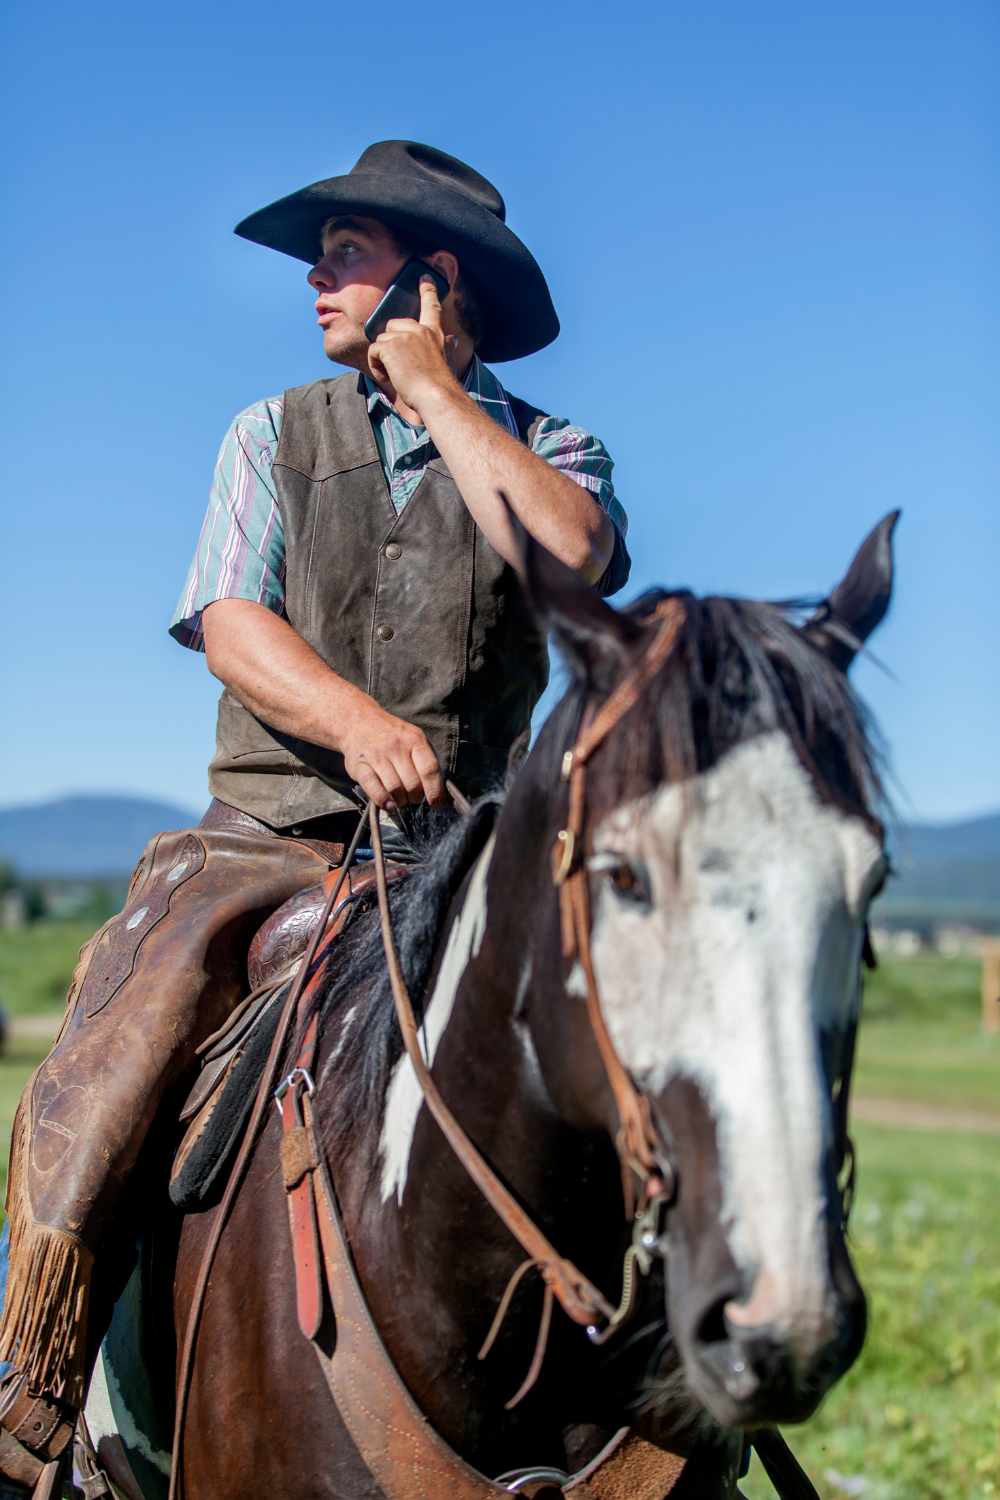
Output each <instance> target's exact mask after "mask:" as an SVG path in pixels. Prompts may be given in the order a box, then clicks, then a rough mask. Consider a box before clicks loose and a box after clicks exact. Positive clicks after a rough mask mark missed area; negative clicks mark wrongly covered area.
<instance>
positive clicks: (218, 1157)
mask: <svg viewBox="0 0 1000 1500" xmlns="http://www.w3.org/2000/svg"><path fill="white" fill-rule="evenodd" d="M412 868H413V867H412V866H410V865H402V864H400V865H391V866H389V868H388V869H387V871H386V876H387V878H388V879H389V880H400V879H402V878H404V877H405V876H406V875H408V874H409V873H410V871H411V869H412ZM339 873H340V872H339V870H336V869H334V870H331V872H330V874H329V875H328V876H327V877H326V879H325V880H324V881H323V882H322V883H321V884H320V885H314V886H310V887H309V888H308V889H307V890H304V891H300V892H299V893H298V894H297V895H295V896H292V897H291V899H290V900H288V901H286V902H285V904H284V906H280V907H279V908H278V910H277V911H276V912H274V913H273V914H272V915H271V916H270V917H269V918H268V920H267V921H266V922H265V923H264V925H263V927H261V928H260V930H259V931H258V932H257V934H256V935H255V937H254V939H253V942H252V943H251V944H250V952H249V955H248V959H247V977H248V980H249V983H250V993H249V994H248V995H247V997H246V999H244V1000H243V1001H242V1002H241V1003H240V1004H239V1005H238V1006H237V1007H236V1009H235V1010H234V1011H233V1013H232V1015H231V1016H230V1017H229V1019H228V1021H227V1022H226V1024H225V1026H223V1027H222V1028H221V1029H220V1030H219V1031H217V1032H215V1033H214V1034H213V1035H212V1036H210V1037H208V1038H207V1039H206V1040H205V1041H204V1042H203V1043H202V1045H201V1048H200V1053H201V1071H200V1072H199V1074H198V1077H197V1079H196V1081H195V1083H194V1086H193V1087H192V1089H191V1092H190V1093H189V1094H188V1097H187V1099H186V1100H185V1102H184V1105H183V1107H182V1109H181V1112H180V1120H181V1122H182V1123H186V1124H187V1130H186V1132H185V1134H184V1137H183V1139H182V1141H181V1144H180V1146H179V1148H178V1151H177V1154H176V1156H175V1157H174V1163H173V1168H172V1170H171V1174H170V1198H171V1201H172V1202H173V1203H174V1204H175V1205H176V1207H177V1208H180V1209H183V1210H184V1211H186V1212H188V1211H192V1210H196V1209H203V1208H208V1207H210V1206H211V1205H212V1204H213V1203H215V1202H216V1201H217V1200H218V1197H219V1194H220V1193H221V1191H222V1188H223V1187H224V1185H225V1182H226V1179H227V1177H228V1175H229V1171H230V1168H231V1167H232V1164H233V1161H234V1160H235V1157H236V1153H237V1151H238V1150H239V1145H240V1141H241V1140H242V1138H243V1133H244V1131H245V1129H246V1125H247V1121H248V1119H249V1117H250V1111H251V1109H252V1108H253V1101H254V1098H255V1095H256V1092H257V1087H258V1085H259V1083H260V1077H261V1073H262V1072H263V1069H264V1065H265V1063H266V1061H267V1057H268V1054H269V1052H270V1049H271V1043H272V1042H273V1040H274V1034H275V1031H276V1030H277V1026H278V1022H279V1020H280V1018H281V1011H282V1005H283V1002H284V996H285V994H286V992H287V988H288V985H289V984H291V982H292V980H293V979H294V978H295V975H296V973H297V971H298V967H299V964H300V963H301V961H302V955H303V954H304V952H305V949H306V947H307V946H308V943H309V939H310V938H311V937H312V934H313V932H314V930H315V928H316V925H317V923H318V922H319V920H320V918H321V916H322V912H323V907H324V905H325V904H326V899H327V896H328V895H329V893H330V889H331V887H332V885H333V883H334V882H335V881H336V879H337V876H338V875H339ZM375 899H376V897H375V870H374V866H373V865H372V864H361V865H354V866H352V868H351V869H350V870H349V871H348V873H347V879H346V880H345V881H344V884H343V887H342V889H341V892H340V894H339V896H338V898H337V901H336V903H335V905H334V908H333V910H332V912H331V913H330V917H329V919H328V928H327V930H328V931H329V930H330V929H331V928H332V929H334V930H335V931H341V930H343V928H344V927H346V925H347V923H348V922H349V921H350V920H351V918H352V917H353V916H354V914H355V912H356V911H358V910H359V909H363V908H364V907H366V906H369V905H373V904H374V902H375Z"/></svg>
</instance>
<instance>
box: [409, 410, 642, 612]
mask: <svg viewBox="0 0 1000 1500" xmlns="http://www.w3.org/2000/svg"><path fill="white" fill-rule="evenodd" d="M420 415H421V416H422V417H423V419H424V422H425V424H426V426H427V430H428V432H429V433H430V435H431V437H432V438H433V440H434V444H435V447H436V448H437V450H438V452H439V453H440V455H441V457H442V458H443V459H444V461H445V463H446V464H447V465H448V468H449V469H450V470H451V474H452V477H453V479H454V480H455V483H456V484H457V485H458V488H459V491H460V493H461V495H462V499H463V500H464V501H465V503H466V505H467V506H468V508H469V510H470V511H471V513H472V515H473V517H474V519H475V521H476V523H477V524H478V526H479V528H480V530H482V531H483V532H485V534H486V535H487V536H488V537H489V539H490V541H491V542H492V544H493V546H494V547H495V548H496V550H497V551H498V552H499V553H500V555H501V556H502V557H505V558H506V559H507V561H508V562H510V563H514V564H516V563H517V562H518V561H519V556H518V548H517V545H516V542H515V539H514V535H513V532H512V529H511V525H510V519H509V517H508V515H507V512H506V510H505V509H504V506H503V503H502V501H501V500H500V499H499V497H498V494H497V492H498V491H502V492H503V493H504V494H505V495H506V497H507V500H508V503H509V504H510V507H511V509H512V510H513V512H514V514H515V515H516V516H517V518H518V520H519V521H520V522H521V524H522V526H524V527H525V529H526V530H527V531H529V532H530V533H531V535H532V536H533V537H535V538H536V539H537V540H538V541H539V542H541V543H542V545H543V546H544V547H547V548H548V549H549V551H550V552H553V553H554V554H555V556H556V557H558V558H559V559H560V560H561V561H562V562H564V563H566V564H567V566H568V567H571V568H575V569H576V570H577V571H578V572H580V573H582V574H583V576H584V577H585V578H586V579H587V580H588V582H590V583H596V582H597V580H598V579H599V578H600V576H601V574H602V573H603V572H604V570H605V568H606V567H607V565H608V563H609V562H610V560H611V554H612V551H613V549H614V526H613V523H612V522H611V520H610V518H609V517H608V515H607V513H606V512H605V511H604V510H603V509H602V508H601V506H600V505H599V504H598V503H597V501H596V500H595V499H594V497H593V496H592V495H591V494H590V493H589V491H587V490H585V489H584V488H583V486H582V485H579V484H577V483H576V482H575V480H572V479H570V478H569V477H568V476H567V475H565V474H560V473H559V471H558V469H554V468H553V467H552V465H551V464H547V463H546V462H545V460H544V459H543V458H539V457H538V455H537V454H536V453H532V452H531V451H530V450H529V449H527V448H525V446H524V444H523V443H519V442H518V441H517V439H516V438H514V437H512V436H511V434H510V433H509V432H505V431H504V429H503V428H502V427H500V426H498V425H497V423H496V422H494V420H493V419H492V417H489V416H487V415H486V413H485V412H484V411H482V410H481V409H480V408H479V407H478V406H477V405H476V403H475V402H474V401H473V400H472V399H471V397H470V396H468V395H467V394H466V393H465V391H463V390H462V389H461V387H459V386H458V385H455V386H454V388H453V389H448V388H447V387H445V388H443V389H442V388H440V387H438V388H437V389H436V390H434V391H433V393H432V394H430V395H428V396H427V397H425V398H424V399H423V401H422V403H421V412H420Z"/></svg>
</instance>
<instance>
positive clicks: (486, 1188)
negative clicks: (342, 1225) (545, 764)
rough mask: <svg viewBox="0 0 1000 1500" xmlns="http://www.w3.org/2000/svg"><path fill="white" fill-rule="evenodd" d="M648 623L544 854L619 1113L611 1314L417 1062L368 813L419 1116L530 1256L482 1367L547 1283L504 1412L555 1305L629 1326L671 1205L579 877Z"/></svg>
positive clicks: (657, 650)
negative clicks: (615, 1279)
mask: <svg viewBox="0 0 1000 1500" xmlns="http://www.w3.org/2000/svg"><path fill="white" fill-rule="evenodd" d="M653 622H656V632H655V634H654V635H653V637H652V639H651V640H650V641H649V643H648V645H647V646H646V649H645V651H644V652H643V653H642V656H641V657H640V659H639V661H638V662H637V663H636V664H635V665H634V666H633V668H632V670H631V671H630V672H629V673H628V674H627V675H626V676H625V677H624V678H623V680H622V681H621V682H620V683H619V684H618V686H617V687H616V688H615V689H614V691H613V692H612V693H611V694H610V696H609V697H608V698H607V699H606V700H605V702H604V703H603V704H602V705H601V707H600V708H599V709H597V710H596V712H594V711H592V710H591V708H590V706H588V708H587V710H586V711H585V713H584V717H583V721H582V724H581V727H580V732H579V735H578V737H577V740H576V743H575V744H574V746H573V748H572V749H571V750H567V752H566V754H565V755H564V757H563V764H562V778H563V780H564V781H567V782H568V783H569V810H568V814H567V820H566V826H565V828H563V829H562V830H561V831H560V833H559V835H558V837H557V839H556V842H555V845H554V847H553V850H552V881H553V884H554V885H555V886H556V888H557V890H558V891H559V905H560V913H561V928H562V949H563V954H564V956H565V957H566V958H572V957H573V956H574V955H575V956H576V957H577V958H578V959H579V962H580V965H581V967H582V969H583V973H584V976H585V979H586V985H587V1011H588V1015H589V1018H590V1023H591V1026H592V1028H593V1031H594V1036H595V1039H596V1041H597V1045H598V1049H599V1051H600V1054H601V1059H602V1061H603V1063H604V1068H605V1071H606V1073H607V1077H608V1081H609V1083H610V1085H611V1090H612V1093H613V1095H614V1099H615V1104H616V1107H617V1110H618V1119H619V1126H618V1131H617V1135H616V1148H617V1151H618V1156H619V1160H620V1162H621V1166H622V1181H623V1187H624V1197H625V1205H626V1217H627V1218H629V1219H633V1220H634V1228H633V1243H632V1244H631V1245H630V1246H629V1249H628V1251H627V1252H626V1258H625V1266H624V1271H623V1296H622V1300H621V1302H620V1303H619V1306H618V1307H617V1308H613V1307H612V1306H611V1304H610V1303H609V1302H608V1301H607V1299H606V1298H605V1296H604V1295H603V1293H602V1292H601V1291H600V1290H599V1289H598V1288H597V1287H595V1286H594V1285H593V1283H592V1282H591V1281H589V1280H588V1279H587V1277H586V1276H584V1275H583V1273H582V1271H580V1270H578V1269H577V1267H576V1266H575V1265H574V1264H573V1262H572V1261H570V1260H568V1259H566V1257H565V1256H562V1255H560V1254H559V1252H558V1251H557V1250H556V1249H555V1247H554V1245H552V1243H551V1242H550V1241H549V1240H548V1239H547V1237H546V1236H545V1235H544V1234H543V1233H542V1231H541V1230H540V1229H539V1228H538V1226H537V1224H535V1223H534V1221H533V1220H532V1219H531V1218H530V1217H529V1215H528V1214H526V1213H525V1211H524V1209H523V1208H522V1207H521V1205H520V1204H519V1203H518V1202H517V1201H516V1199H515V1198H514V1197H513V1195H512V1194H511V1193H510V1192H509V1191H508V1189H507V1188H506V1187H505V1186H504V1184H503V1183H502V1182H501V1181H500V1179H499V1178H498V1177H497V1175H496V1173H495V1172H494V1171H493V1170H492V1168H491V1167H490V1166H489V1165H488V1164H487V1162H486V1161H485V1160H484V1159H483V1157H482V1156H481V1154H480V1153H479V1151H478V1150H477V1149H476V1147H475V1146H474V1145H473V1143H472V1141H471V1140H470V1139H469V1137H468V1136H467V1135H466V1133H465V1131H464V1130H463V1129H462V1127H461V1125H459V1123H458V1121H457V1120H456V1119H455V1117H454V1115H453V1114H452V1112H451V1110H450V1109H449V1108H448V1106H447V1105H446V1104H445V1102H444V1100H443V1099H442V1097H441V1094H440V1092H439V1091H438V1088H437V1085H436V1084H435V1083H434V1080H433V1079H432V1077H431V1075H430V1071H429V1069H428V1067H427V1064H426V1062H425V1061H424V1056H423V1052H422V1050H421V1048H420V1043H419V1040H418V1035H417V1023H416V1019H415V1017H414V1014H413V1005H412V1002H411V1000H410V996H409V993H408V991H407V988H406V984H405V981H404V979H403V973H402V969H401V968H400V964H399V958H398V956H397V954H396V947H395V942H394V939H393V933H392V921H391V916H390V911H389V900H388V892H387V887H386V880H385V864H384V860H383V856H382V843H381V836H380V833H379V828H378V818H377V816H375V815H374V813H372V815H371V816H370V819H369V822H370V827H371V838H372V848H373V852H374V855H375V873H376V880H377V883H378V896H379V911H380V915H381V921H382V940H383V944H384V946H385V953H386V960H387V963H388V967H389V980H390V984H391V986H392V994H393V999H394V1001H395V1005H396V1014H397V1016H398V1018H399V1025H400V1030H401V1031H402V1034H403V1044H404V1046H405V1048H406V1052H407V1055H408V1057H409V1059H410V1062H411V1063H412V1065H413V1070H414V1072H415V1073H416V1076H417V1081H418V1083H419V1084H420V1088H421V1091H422V1093H423V1096H424V1100H425V1102H426V1104H427V1107H428V1109H429V1110H430V1112H431V1114H432V1115H433V1116H434V1119H435V1120H436V1121H437V1123H438V1125H439V1127H440V1129H441V1131H442V1133H443V1134H444V1136H445V1139H446V1140H447V1141H448V1144H449V1145H450V1146H451V1148H452V1150H453V1151H454V1153H455V1155H456V1156H457V1157H458V1159H459V1161H460V1162H461V1163H462V1165H463V1166H464V1168H465V1170H466V1172H467V1173H468V1174H469V1176H470V1177H471V1178H472V1180H473V1182H474V1183H475V1184H476V1186H477V1187H478V1188H479V1190H480V1192H481V1193H482V1194H483V1196H484V1198H485V1199H486V1200H487V1202H488V1203H489V1204H490V1206H491V1207H492V1208H493V1209H494V1210H495V1212H496V1213H497V1215H498V1216H499V1218H500V1219H501V1220H502V1222H503V1223H504V1225H505V1226H506V1228H507V1229H508V1230H509V1231H510V1233H511V1234H512V1235H513V1237H514V1239H516V1240H517V1241H518V1243H519V1244H520V1245H521V1246H522V1247H523V1248H524V1250H525V1251H527V1254H528V1259H527V1260H525V1261H523V1262H522V1264H521V1265H520V1266H519V1267H518V1269H517V1270H516V1271H515V1272H514V1275H513V1276H512V1278H511V1280H510V1282H509V1283H508V1286H507V1290H506V1292H505V1293H504V1296H503V1298H502V1300H501V1302H500V1306H499V1308H498V1310H497V1316H496V1318H495V1319H494V1322H493V1326H492V1328H491V1329H490V1331H489V1334H488V1335H487V1337H486V1341H485V1343H484V1344H483V1347H482V1349H481V1350H480V1353H479V1357H480V1359H483V1358H485V1356H486V1354H488V1352H489V1350H490V1348H491V1347H492V1344H493V1341H494V1339H495V1338H496V1335H497V1333H498V1331H499V1328H500V1324H501V1323H502V1321H503V1318H504V1316H505V1314H506V1312H507V1309H508V1307H509V1306H510V1300H511V1297H512V1296H513V1292H514V1289H515V1287H516V1286H517V1284H518V1282H519V1281H520V1279H521V1277H522V1276H523V1275H524V1273H525V1272H526V1271H527V1270H528V1269H529V1268H530V1267H532V1266H535V1267H537V1268H538V1270H539V1271H540V1272H541V1276H542V1280H543V1282H544V1283H545V1297H544V1302H543V1306H542V1318H541V1323H540V1325H539V1331H538V1340H537V1343H536V1347H535V1355H534V1358H533V1359H532V1362H531V1367H530V1369H529V1371H528V1374H527V1376H526V1377H525V1380H524V1382H523V1384H522V1386H521V1388H520V1389H519V1390H518V1391H517V1392H516V1394H515V1395H514V1396H513V1397H512V1398H511V1400H510V1401H509V1402H508V1403H507V1406H508V1408H510V1407H513V1406H515V1405H517V1403H518V1402H519V1401H520V1400H521V1399H522V1398H523V1397H524V1396H525V1395H526V1394H527V1392H528V1391H529V1390H530V1389H531V1387H532V1385H533V1384H534V1382H535V1380H536V1379H537V1376H538V1372H539V1370H540V1369H541V1364H542V1359H543V1357H544V1354H545V1346H546V1343H547V1340H548V1331H549V1324H550V1320H551V1315H552V1301H553V1298H555V1299H556V1300H557V1301H558V1302H559V1305H560V1306H561V1307H562V1309H563V1311H564V1312H565V1313H566V1314H567V1315H568V1316H569V1317H570V1318H572V1320H573V1322H574V1323H579V1324H581V1325H582V1326H583V1327H585V1328H586V1330H587V1335H588V1337H589V1338H590V1339H591V1341H592V1342H593V1343H603V1342H604V1340H605V1339H606V1338H608V1337H610V1335H611V1333H613V1332H614V1331H615V1330H616V1329H617V1328H618V1327H619V1326H620V1324H621V1323H622V1322H624V1320H625V1319H626V1318H627V1317H628V1315H629V1313H630V1311H631V1306H632V1301H633V1297H634V1291H635V1276H634V1270H635V1265H636V1263H638V1265H639V1267H640V1269H642V1270H644V1271H648V1270H649V1266H650V1264H651V1260H652V1256H653V1254H654V1253H655V1252H656V1251H657V1250H659V1249H660V1248H661V1247H660V1238H661V1236H660V1219H661V1215H662V1210H663V1208H664V1207H665V1205H666V1204H667V1203H668V1202H669V1200H670V1198H672V1196H673V1188H674V1174H673V1170H672V1168H671V1165H670V1162H669V1158H668V1157H667V1154H666V1151H665V1149H664V1147H663V1143H662V1142H661V1140H660V1138H659V1135H658V1133H657V1131H656V1128H655V1126H654V1124H653V1120H652V1113H651V1110H650V1107H649V1101H648V1099H647V1098H646V1097H645V1095H643V1094H642V1093H641V1092H640V1091H639V1090H638V1089H637V1088H636V1086H635V1084H634V1083H633V1081H632V1079H631V1077H630V1076H629V1073H628V1071H627V1070H626V1068H625V1067H624V1065H623V1064H622V1061H621V1059H620V1058H619V1056H618V1054H617V1052H616V1051H615V1047H614V1043H613V1042H612V1040H611V1037H610V1035H609V1034H608V1029H607V1026H606V1025H605V1022H604V1016H603V1013H602V1011H601V1002H600V996H599V994H598V990H597V981H596V979H595V976H594V966H593V960H592V958H591V951H590V901H589V894H588V888H587V870H586V866H585V863H584V860H583V857H582V856H583V844H584V838H583V833H584V818H585V812H586V766H587V762H588V760H589V758H590V756H591V755H592V754H593V752H594V751H595V750H596V749H597V747H598V746H599V745H600V744H602V743H603V741H604V740H605V739H606V738H607V736H608V735H609V734H610V733H611V731H612V730H613V729H614V728H615V727H616V725H617V724H618V723H619V722H620V721H621V719H622V718H624V716H625V714H627V713H628V711H629V710H630V709H631V708H633V707H634V706H635V704H636V703H637V702H638V700H639V697H640V696H641V694H642V693H643V691H644V690H645V688H646V687H647V686H648V684H649V683H650V682H651V681H652V679H653V677H654V676H655V675H656V673H657V672H658V671H659V669H660V668H661V667H662V665H663V663H664V662H665V661H666V659H667V657H668V656H669V655H670V653H671V651H672V650H673V649H674V646H675V644H676V642H677V638H678V635H679V633H680V629H681V626H682V624H683V622H684V607H683V605H682V604H681V603H680V601H679V600H677V599H673V598H671V599H664V600H662V601H661V603H660V604H659V605H658V606H657V608H656V610H655V612H654V614H653V615H652V617H651V621H650V623H653ZM633 1175H634V1176H635V1177H637V1178H638V1180H639V1183H640V1192H639V1203H638V1209H636V1205H635V1196H634V1188H633ZM602 1321H603V1322H604V1324H605V1326H604V1327H603V1328H602V1327H601V1326H600V1325H601V1323H602Z"/></svg>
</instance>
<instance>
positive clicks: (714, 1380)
mask: <svg viewBox="0 0 1000 1500" xmlns="http://www.w3.org/2000/svg"><path fill="white" fill-rule="evenodd" d="M844 1260H845V1263H846V1256H845V1257H844ZM840 1269H841V1270H848V1271H849V1267H848V1266H847V1265H846V1264H845V1266H844V1267H842V1268H840ZM835 1280H836V1281H837V1282H838V1283H839V1285H838V1286H837V1291H836V1296H835V1301H834V1305H833V1307H832V1309H831V1315H830V1318H829V1320H828V1321H827V1322H826V1323H825V1325H824V1326H823V1327H821V1328H817V1329H815V1330H814V1332H813V1334H812V1336H811V1337H809V1338H805V1339H804V1338H803V1337H802V1336H801V1335H800V1336H799V1337H798V1338H797V1339H796V1340H795V1341H794V1345H793V1343H792V1341H791V1340H790V1339H789V1338H788V1336H787V1335H786V1334H785V1333H783V1332H782V1331H780V1330H778V1329H776V1328H774V1327H772V1326H770V1325H763V1326H760V1327H750V1328H748V1327H740V1326H737V1325H735V1324H733V1323H732V1322H731V1320H730V1319H729V1318H728V1317H727V1316H726V1312H725V1306H726V1302H727V1300H730V1297H731V1295H732V1293H734V1292H735V1291H736V1288H735V1287H733V1288H727V1289H725V1290H724V1291H723V1292H722V1293H721V1295H719V1294H718V1292H717V1294H716V1296H715V1297H713V1298H712V1300H711V1304H710V1305H709V1306H708V1307H707V1308H706V1310H705V1312H704V1313H703V1315H702V1316H701V1317H700V1318H697V1319H696V1320H695V1322H694V1325H693V1327H689V1329H688V1330H687V1336H686V1337H685V1333H684V1331H682V1330H678V1332H679V1334H680V1336H679V1338H678V1343H679V1346H680V1350H681V1354H682V1356H683V1361H684V1369H685V1375H686V1377H687V1383H688V1386H689V1387H690V1389H691V1391H692V1394H694V1395H695V1396H697V1398H698V1400H699V1401H701V1402H702V1404H703V1405H704V1406H705V1407H707V1408H708V1410H709V1411H710V1412H711V1413H712V1415H713V1416H714V1417H715V1418H716V1419H717V1420H718V1421H720V1422H722V1423H723V1424H724V1425H726V1426H748V1425H752V1424H754V1423H756V1422H768V1423H773V1422H779V1423H785V1422H803V1421H805V1420H806V1418H807V1417H810V1416H811V1415H812V1414H813V1412H814V1411H815V1410H816V1407H817V1406H818V1405H819V1403H820V1401H821V1400H822V1398H823V1396H824V1395H825V1394H826V1392H827V1391H828V1390H829V1389H830V1387H831V1386H832V1385H833V1384H834V1382H835V1381H836V1380H838V1379H839V1378H840V1376H841V1375H842V1374H843V1373H844V1372H845V1370H847V1369H848V1368H849V1366H850V1365H851V1364H852V1363H853V1361H854V1359H855V1357H856V1355H857V1353H858V1351H859V1349H860V1348H861V1344H862V1341H863V1339H864V1328H865V1301H864V1296H863V1294H862V1292H861V1289H860V1287H859V1286H858V1284H857V1282H856V1281H855V1280H854V1277H853V1275H849V1276H848V1277H843V1276H836V1275H835Z"/></svg>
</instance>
